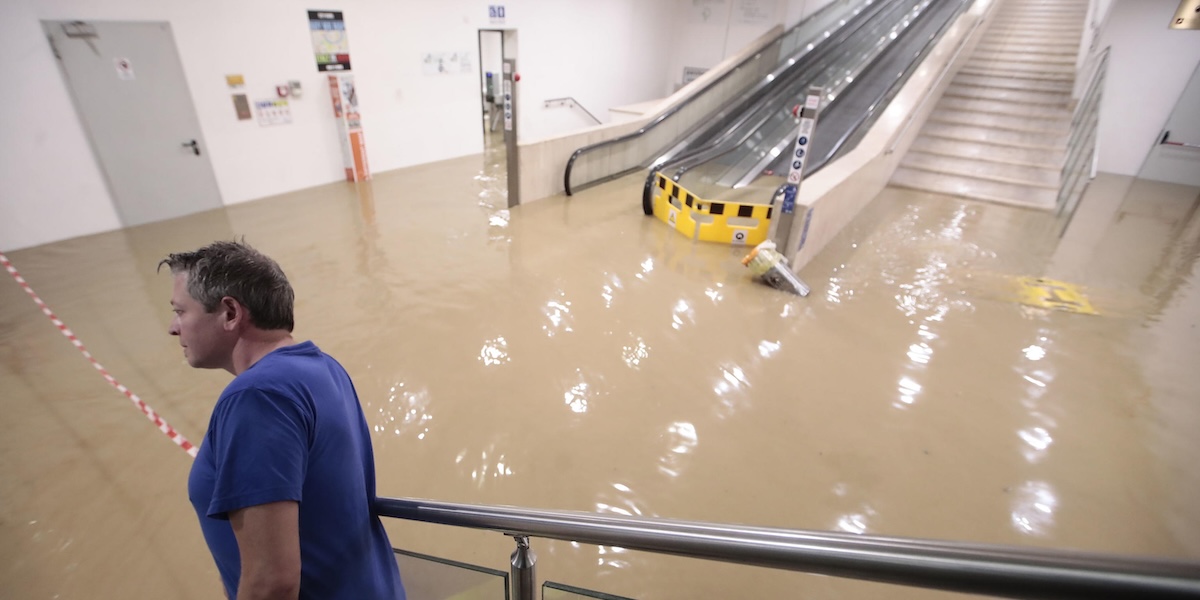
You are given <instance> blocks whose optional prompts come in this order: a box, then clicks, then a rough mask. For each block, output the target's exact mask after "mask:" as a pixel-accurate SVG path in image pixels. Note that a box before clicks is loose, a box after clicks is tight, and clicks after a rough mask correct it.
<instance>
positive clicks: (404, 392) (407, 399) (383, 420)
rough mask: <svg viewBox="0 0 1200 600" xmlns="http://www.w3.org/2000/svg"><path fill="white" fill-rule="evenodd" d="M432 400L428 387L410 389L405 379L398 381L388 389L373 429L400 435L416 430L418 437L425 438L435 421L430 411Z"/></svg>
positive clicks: (419, 438) (377, 431)
mask: <svg viewBox="0 0 1200 600" xmlns="http://www.w3.org/2000/svg"><path fill="white" fill-rule="evenodd" d="M431 401H432V398H431V395H430V393H429V390H428V389H426V388H420V389H416V390H410V389H407V386H406V384H405V383H404V382H403V381H400V382H397V383H395V384H394V385H392V387H391V389H390V390H389V391H388V399H387V402H386V403H385V404H384V405H382V406H380V407H379V414H378V416H377V417H376V418H375V420H376V422H375V424H374V425H373V426H372V430H373V431H375V432H376V433H389V432H390V433H392V434H393V435H395V436H398V437H404V436H408V435H411V434H413V433H414V432H415V434H416V435H415V437H416V439H418V440H424V439H425V437H426V436H427V435H429V427H430V423H431V422H432V421H433V415H432V414H430V413H429V405H430V404H431ZM368 418H370V416H369V415H368Z"/></svg>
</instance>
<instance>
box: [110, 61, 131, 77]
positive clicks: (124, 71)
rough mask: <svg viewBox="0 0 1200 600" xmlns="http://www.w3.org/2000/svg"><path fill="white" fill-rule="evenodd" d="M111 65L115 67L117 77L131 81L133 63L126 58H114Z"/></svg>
mask: <svg viewBox="0 0 1200 600" xmlns="http://www.w3.org/2000/svg"><path fill="white" fill-rule="evenodd" d="M113 66H114V67H116V69H117V79H120V80H121V81H133V79H134V76H133V63H131V62H129V59H128V58H114V59H113Z"/></svg>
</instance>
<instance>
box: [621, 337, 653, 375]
mask: <svg viewBox="0 0 1200 600" xmlns="http://www.w3.org/2000/svg"><path fill="white" fill-rule="evenodd" d="M649 357H650V347H649V346H647V345H646V340H643V339H642V338H640V337H639V338H636V339H635V340H634V341H633V343H632V344H627V345H625V346H624V347H622V348H621V360H623V361H625V366H627V367H629V368H630V369H637V368H638V367H639V366H641V364H642V361H644V360H646V359H647V358H649Z"/></svg>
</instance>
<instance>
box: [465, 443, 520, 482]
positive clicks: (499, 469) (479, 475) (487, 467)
mask: <svg viewBox="0 0 1200 600" xmlns="http://www.w3.org/2000/svg"><path fill="white" fill-rule="evenodd" d="M467 454H468V451H467V450H462V451H460V452H459V453H458V456H456V457H455V459H454V464H457V465H462V466H464V467H465V466H467V465H463V463H464V462H466V460H467ZM489 454H491V455H492V456H491V458H489ZM513 473H514V472H513V469H512V465H511V464H508V463H507V462H506V459H505V455H504V453H503V452H501V453H499V454H496V447H495V445H494V444H493V445H489V446H488V449H487V450H483V451H481V452H480V453H479V462H477V463H475V465H473V468H472V469H471V481H472V482H474V483H475V485H476V486H477V487H480V488H482V487H483V486H484V485H486V484H487V482H488V481H494V480H496V479H499V478H501V477H509V476H511V475H513Z"/></svg>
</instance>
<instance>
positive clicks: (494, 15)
mask: <svg viewBox="0 0 1200 600" xmlns="http://www.w3.org/2000/svg"><path fill="white" fill-rule="evenodd" d="M488 20H489V21H491V22H492V25H503V24H504V5H503V4H489V5H488Z"/></svg>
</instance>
